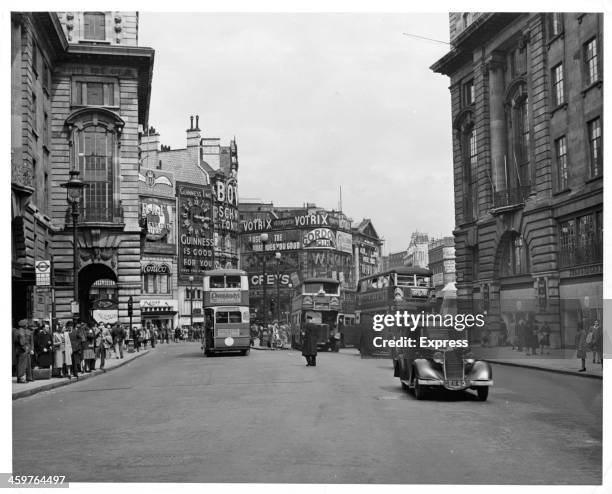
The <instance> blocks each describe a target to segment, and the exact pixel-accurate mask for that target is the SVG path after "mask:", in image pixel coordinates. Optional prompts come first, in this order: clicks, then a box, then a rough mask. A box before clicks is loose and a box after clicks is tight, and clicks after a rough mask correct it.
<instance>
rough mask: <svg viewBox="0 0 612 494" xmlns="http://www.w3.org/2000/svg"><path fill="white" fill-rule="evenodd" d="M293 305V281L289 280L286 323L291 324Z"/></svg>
mask: <svg viewBox="0 0 612 494" xmlns="http://www.w3.org/2000/svg"><path fill="white" fill-rule="evenodd" d="M292 307H293V283H291V282H289V308H288V310H287V324H289V325H290V324H291V309H292Z"/></svg>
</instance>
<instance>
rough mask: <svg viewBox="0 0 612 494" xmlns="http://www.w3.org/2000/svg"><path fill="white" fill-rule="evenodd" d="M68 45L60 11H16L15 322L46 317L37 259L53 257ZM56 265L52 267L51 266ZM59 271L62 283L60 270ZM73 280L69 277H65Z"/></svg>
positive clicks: (48, 305)
mask: <svg viewBox="0 0 612 494" xmlns="http://www.w3.org/2000/svg"><path fill="white" fill-rule="evenodd" d="M67 47H68V42H67V40H66V38H65V35H64V33H63V31H62V29H61V26H60V23H59V19H58V17H57V15H55V14H53V13H50V12H13V13H12V14H11V238H12V243H11V267H12V269H11V275H12V276H11V278H12V283H11V289H12V290H11V291H12V318H13V322H14V323H15V322H16V321H18V320H20V319H23V318H39V319H46V318H48V317H49V316H50V315H51V313H52V312H53V306H52V293H51V290H50V288H49V287H46V286H45V287H42V286H36V280H35V269H34V265H35V262H37V261H38V262H40V261H48V262H49V263H50V262H51V261H52V259H53V234H54V233H55V232H56V230H57V225H56V224H54V222H53V221H52V218H51V216H52V213H51V202H50V200H49V190H50V186H51V177H52V168H51V156H52V154H51V153H52V146H51V135H52V134H51V131H52V129H51V118H52V114H51V101H52V100H51V95H52V85H51V78H52V73H53V71H54V69H55V66H56V64H57V63H58V60H59V58H60V57H61V56H62V55H63V53H64V52H65V50H66V49H67ZM49 269H51V267H49ZM56 271H57V276H56V278H58V279H57V280H56V281H60V280H59V277H60V274H63V275H64V278H65V273H60V272H59V270H56ZM64 281H67V280H64Z"/></svg>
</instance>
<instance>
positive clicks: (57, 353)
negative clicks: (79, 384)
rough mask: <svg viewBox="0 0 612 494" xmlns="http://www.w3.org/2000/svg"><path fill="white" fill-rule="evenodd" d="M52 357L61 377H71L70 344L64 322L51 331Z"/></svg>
mask: <svg viewBox="0 0 612 494" xmlns="http://www.w3.org/2000/svg"><path fill="white" fill-rule="evenodd" d="M53 357H54V365H55V368H56V369H59V371H60V374H61V377H67V378H68V379H72V345H71V343H70V333H69V332H68V331H67V330H66V326H65V324H64V323H62V324H60V325H58V326H57V327H56V328H55V332H54V333H53Z"/></svg>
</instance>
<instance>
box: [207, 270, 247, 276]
mask: <svg viewBox="0 0 612 494" xmlns="http://www.w3.org/2000/svg"><path fill="white" fill-rule="evenodd" d="M246 274H247V273H246V271H243V270H242V269H211V270H210V271H204V276H223V275H237V276H246Z"/></svg>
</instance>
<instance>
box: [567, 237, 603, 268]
mask: <svg viewBox="0 0 612 494" xmlns="http://www.w3.org/2000/svg"><path fill="white" fill-rule="evenodd" d="M602 261H603V241H602V240H601V239H594V240H593V241H591V242H586V243H584V244H582V245H572V246H566V247H561V250H560V251H559V266H560V267H562V268H567V267H571V266H580V265H583V264H593V263H597V262H602Z"/></svg>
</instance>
